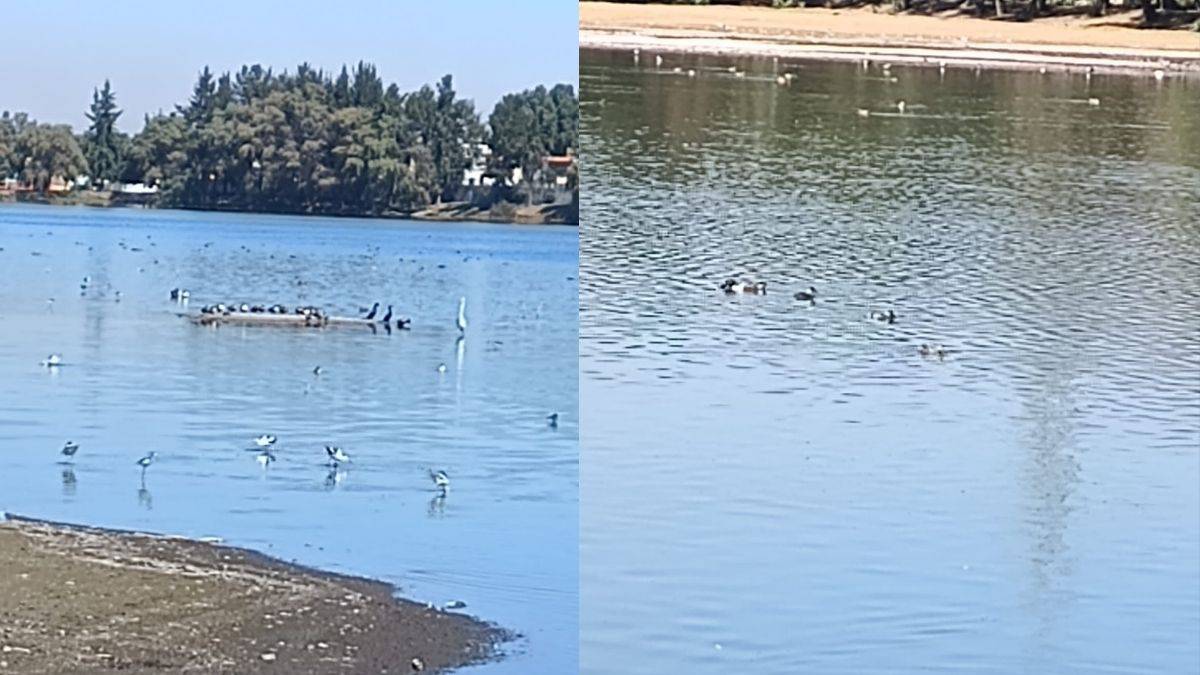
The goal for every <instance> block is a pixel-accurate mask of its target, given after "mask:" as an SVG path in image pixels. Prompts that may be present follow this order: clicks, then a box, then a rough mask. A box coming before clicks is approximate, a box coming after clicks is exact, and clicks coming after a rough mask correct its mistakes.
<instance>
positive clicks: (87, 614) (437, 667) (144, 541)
mask: <svg viewBox="0 0 1200 675" xmlns="http://www.w3.org/2000/svg"><path fill="white" fill-rule="evenodd" d="M0 569H3V570H4V573H3V574H0V673H5V672H12V673H23V674H24V673H28V674H34V673H84V672H96V671H103V670H121V671H123V672H127V673H139V674H141V673H146V674H150V673H168V672H170V673H178V672H197V673H199V672H206V673H207V672H231V673H232V672H237V673H299V672H303V673H411V672H414V670H416V667H415V664H416V663H419V664H420V665H421V668H422V672H426V673H437V672H448V671H450V670H452V669H454V668H458V667H461V666H464V665H467V664H471V663H477V662H481V661H486V660H490V659H494V658H496V656H497V653H498V652H497V650H498V646H499V644H500V643H502V642H504V641H507V640H509V639H511V638H512V637H513V636H512V635H511V634H509V633H507V632H506V631H504V630H502V629H500V628H498V627H496V626H493V625H490V624H487V623H484V622H482V621H479V620H477V619H474V618H472V617H469V616H466V615H464V614H459V613H454V612H446V611H441V610H439V609H436V608H431V607H428V606H426V605H422V604H418V603H414V602H410V601H406V600H399V599H396V598H395V597H394V595H393V591H394V589H393V588H392V587H391V586H390V585H389V584H386V583H383V582H380V581H376V580H371V579H363V578H357V577H351V576H346V575H341V574H335V573H330V572H324V571H320V570H315V569H310V568H306V567H302V566H298V565H294V564H290V563H287V562H284V561H281V560H277V559H274V558H270V557H268V556H265V555H262V554H260V553H257V552H254V551H250V550H246V549H240V548H234V547H229V546H221V545H216V544H211V543H206V542H201V541H195V540H190V539H183V538H177V537H167V536H159V535H152V534H142V533H133V532H121V531H113V530H105V529H100V528H92V527H83V526H75V525H64V524H59V523H49V522H45V521H39V520H33V519H26V518H21V517H18V516H13V515H11V514H9V516H8V518H7V520H5V519H3V518H0ZM414 659H416V660H417V661H416V662H414Z"/></svg>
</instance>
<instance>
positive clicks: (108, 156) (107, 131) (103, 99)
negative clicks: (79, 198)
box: [83, 80, 128, 182]
mask: <svg viewBox="0 0 1200 675" xmlns="http://www.w3.org/2000/svg"><path fill="white" fill-rule="evenodd" d="M120 116H121V111H120V110H117V99H116V95H115V94H114V93H113V91H112V87H111V86H110V85H109V82H108V80H105V81H104V89H102V90H99V91H97V90H94V89H93V90H92V106H91V109H90V110H89V111H88V112H87V118H88V120H89V121H90V122H91V126H90V127H88V130H87V133H85V134H84V146H83V149H84V156H85V157H86V158H87V162H88V170H89V171H90V173H91V176H92V180H94V181H97V182H99V181H111V180H116V179H117V177H118V173H119V171H120V169H121V151H122V147H123V146H124V145H126V144H127V143H128V139H127V138H125V137H124V136H123V135H122V134H121V133H120V132H119V131H117V129H116V123H117V118H118V117H120Z"/></svg>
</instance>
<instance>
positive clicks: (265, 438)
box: [254, 434, 278, 448]
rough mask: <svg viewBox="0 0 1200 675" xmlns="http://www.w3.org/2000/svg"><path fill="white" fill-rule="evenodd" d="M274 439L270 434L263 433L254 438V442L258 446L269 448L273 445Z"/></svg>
mask: <svg viewBox="0 0 1200 675" xmlns="http://www.w3.org/2000/svg"><path fill="white" fill-rule="evenodd" d="M276 440H278V439H276V438H275V437H274V436H272V435H270V434H263V435H262V436H259V437H258V438H256V439H254V444H255V445H257V446H258V447H260V448H269V447H271V446H272V445H275V441H276Z"/></svg>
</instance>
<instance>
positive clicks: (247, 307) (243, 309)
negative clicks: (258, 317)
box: [238, 302, 250, 312]
mask: <svg viewBox="0 0 1200 675" xmlns="http://www.w3.org/2000/svg"><path fill="white" fill-rule="evenodd" d="M238 311H239V312H249V311H250V305H248V304H246V303H244V302H243V303H242V304H241V305H239V306H238Z"/></svg>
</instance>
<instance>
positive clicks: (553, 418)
mask: <svg viewBox="0 0 1200 675" xmlns="http://www.w3.org/2000/svg"><path fill="white" fill-rule="evenodd" d="M546 423H547V424H549V425H550V428H551V429H557V428H558V413H556V412H553V413H550V414H549V415H546Z"/></svg>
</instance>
